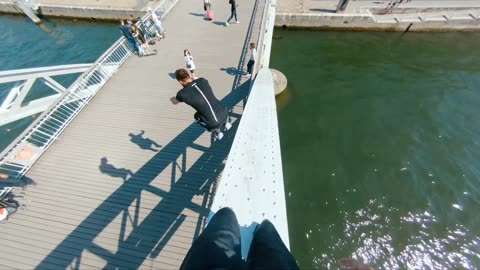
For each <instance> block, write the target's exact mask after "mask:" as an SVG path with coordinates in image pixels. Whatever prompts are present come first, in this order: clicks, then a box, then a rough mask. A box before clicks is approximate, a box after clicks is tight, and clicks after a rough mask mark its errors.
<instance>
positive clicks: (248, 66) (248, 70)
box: [247, 60, 255, 74]
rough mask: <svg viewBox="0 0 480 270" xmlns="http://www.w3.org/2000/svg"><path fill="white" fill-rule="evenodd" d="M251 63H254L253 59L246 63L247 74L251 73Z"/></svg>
mask: <svg viewBox="0 0 480 270" xmlns="http://www.w3.org/2000/svg"><path fill="white" fill-rule="evenodd" d="M253 64H255V61H253V60H249V61H248V63H247V73H248V74H252V70H253Z"/></svg>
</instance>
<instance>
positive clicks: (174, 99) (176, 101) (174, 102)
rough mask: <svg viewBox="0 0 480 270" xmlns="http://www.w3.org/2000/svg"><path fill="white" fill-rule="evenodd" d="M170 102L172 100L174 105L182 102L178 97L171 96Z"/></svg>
mask: <svg viewBox="0 0 480 270" xmlns="http://www.w3.org/2000/svg"><path fill="white" fill-rule="evenodd" d="M170 102H172V104H173V105H177V104H178V103H180V101H178V100H177V98H176V97H171V98H170Z"/></svg>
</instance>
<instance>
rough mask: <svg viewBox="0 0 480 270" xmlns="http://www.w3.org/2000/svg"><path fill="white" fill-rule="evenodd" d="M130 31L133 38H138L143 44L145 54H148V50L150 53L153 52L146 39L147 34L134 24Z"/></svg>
mask: <svg viewBox="0 0 480 270" xmlns="http://www.w3.org/2000/svg"><path fill="white" fill-rule="evenodd" d="M130 31H131V33H132V35H133V37H134V38H136V39H137V41H138V42H139V43H140V44H141V45H140V47H141V49H142V51H143V52H146V51H147V50H148V52H151V51H152V49H151V48H150V46H149V45H148V41H147V39H146V37H145V33H143V32H142V30H141V29H140V28H139V27H138V26H137V25H136V24H132V26H131V27H130Z"/></svg>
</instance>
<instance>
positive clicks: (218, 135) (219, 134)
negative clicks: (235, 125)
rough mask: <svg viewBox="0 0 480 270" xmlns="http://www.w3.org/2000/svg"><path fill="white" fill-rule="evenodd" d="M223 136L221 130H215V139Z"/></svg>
mask: <svg viewBox="0 0 480 270" xmlns="http://www.w3.org/2000/svg"><path fill="white" fill-rule="evenodd" d="M222 138H223V133H222V132H220V131H219V132H215V139H217V140H218V141H220V140H221V139H222Z"/></svg>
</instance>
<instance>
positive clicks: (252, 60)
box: [247, 42, 257, 77]
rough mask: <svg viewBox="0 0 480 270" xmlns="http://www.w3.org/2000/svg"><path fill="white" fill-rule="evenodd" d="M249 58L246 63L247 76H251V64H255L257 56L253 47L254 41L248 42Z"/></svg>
mask: <svg viewBox="0 0 480 270" xmlns="http://www.w3.org/2000/svg"><path fill="white" fill-rule="evenodd" d="M250 51H251V53H250V60H249V61H248V63H247V77H250V76H252V72H253V65H255V59H256V58H257V49H255V43H253V42H252V43H250Z"/></svg>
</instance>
